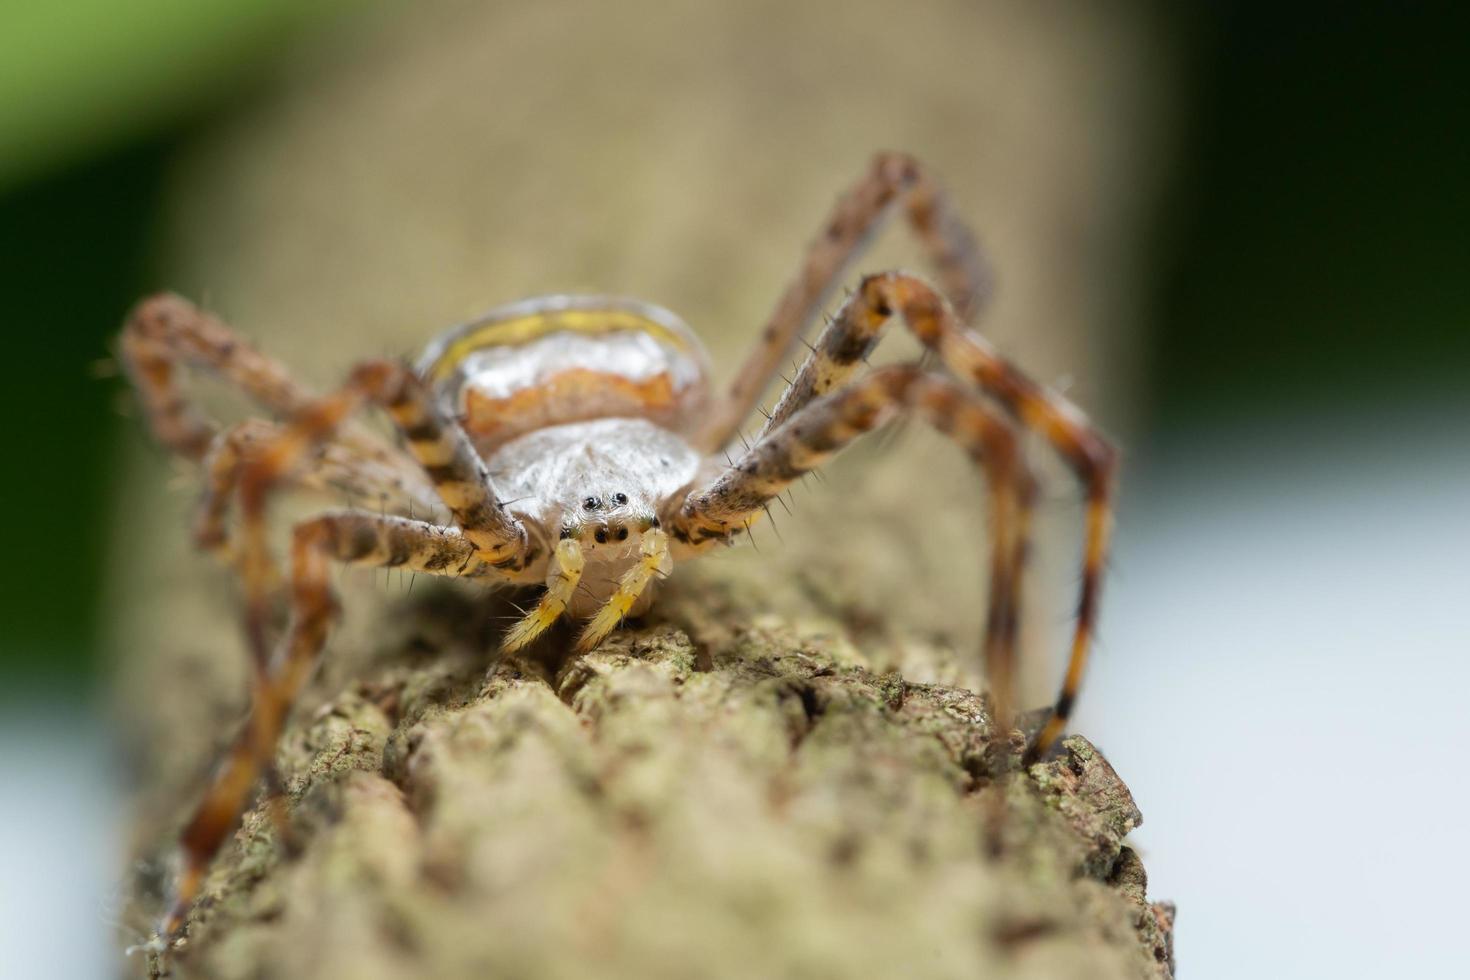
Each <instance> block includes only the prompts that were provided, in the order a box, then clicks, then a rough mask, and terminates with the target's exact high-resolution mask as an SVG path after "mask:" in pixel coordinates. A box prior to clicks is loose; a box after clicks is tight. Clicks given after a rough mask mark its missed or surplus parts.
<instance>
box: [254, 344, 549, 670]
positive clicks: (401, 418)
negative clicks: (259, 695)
mask: <svg viewBox="0 0 1470 980" xmlns="http://www.w3.org/2000/svg"><path fill="white" fill-rule="evenodd" d="M369 404H377V405H381V406H383V407H384V408H385V409H386V410H387V411H388V414H389V415H390V416H391V417H392V419H393V421H394V423H395V424H396V425H397V426H398V428H399V429H400V431H402V433H403V435H404V437H405V438H406V439H407V445H408V450H409V452H410V453H411V454H412V455H413V456H414V458H415V459H416V460H417V461H418V462H419V464H420V465H421V466H423V468H424V472H425V473H426V474H427V476H428V477H429V480H430V482H431V483H432V484H433V485H434V489H435V492H436V493H438V495H439V497H440V499H441V500H442V501H443V503H444V505H445V506H446V507H448V508H449V511H450V513H451V514H452V515H453V517H454V523H455V525H456V526H458V527H459V528H460V529H461V531H462V533H463V534H464V537H465V538H466V539H467V540H468V541H469V542H470V543H471V544H472V545H473V546H474V547H475V548H476V552H477V555H478V557H479V559H480V560H481V561H483V562H484V563H486V564H489V565H491V566H493V567H495V568H497V569H501V570H504V571H506V572H513V571H520V570H523V569H524V568H525V567H526V565H527V564H528V563H529V561H530V559H531V558H532V557H534V556H533V554H532V552H531V549H530V548H529V547H528V543H527V535H526V530H525V528H524V527H523V526H522V525H521V524H520V522H519V521H517V520H516V519H515V518H513V517H511V516H510V515H509V514H508V513H506V512H505V510H504V508H503V507H502V506H501V504H500V502H499V500H497V499H496V495H495V489H494V486H493V485H492V484H491V482H490V476H489V473H488V472H487V471H486V470H485V465H484V463H483V462H482V461H481V459H480V457H479V455H478V454H477V453H476V452H475V450H474V447H473V446H472V445H471V444H470V441H469V438H468V437H467V436H466V435H465V434H464V432H463V430H462V429H460V427H459V425H458V423H456V422H455V421H454V420H452V419H447V418H445V417H443V416H442V415H441V413H440V410H439V408H438V405H437V404H436V403H435V402H434V400H433V398H432V396H431V395H430V393H429V391H428V389H427V388H426V387H425V386H424V384H423V382H422V381H420V380H419V378H418V377H417V376H416V375H415V374H414V373H413V372H412V371H410V370H409V369H408V368H406V367H404V366H402V365H400V364H395V363H393V362H392V361H369V362H367V363H365V364H362V365H361V366H359V367H358V368H357V369H356V370H354V371H353V372H352V375H351V376H350V377H349V378H348V380H347V383H346V384H345V385H343V386H342V388H341V389H339V390H338V391H337V392H335V393H333V394H331V395H328V396H326V397H325V398H321V399H319V400H317V401H314V402H312V403H311V404H309V405H307V406H306V407H305V408H303V409H302V410H301V411H300V412H298V413H297V415H296V416H295V418H294V420H293V421H292V423H291V424H290V425H289V426H286V427H285V428H283V429H282V430H281V431H280V432H279V433H278V434H277V435H276V437H275V438H273V439H272V440H271V441H270V442H269V443H268V444H267V445H263V446H261V447H259V449H258V451H256V452H255V453H254V454H253V455H252V456H251V457H250V458H249V459H248V460H247V461H246V462H245V464H244V465H243V466H242V467H241V470H240V474H239V498H240V514H241V525H240V532H241V533H240V537H241V560H240V577H241V582H242V585H243V590H244V593H245V603H246V608H245V632H246V638H247V641H248V643H249V645H250V650H251V653H252V656H253V657H254V658H255V660H256V662H257V663H259V662H262V660H263V658H264V657H265V653H266V649H267V640H266V635H265V633H266V624H267V623H268V621H269V618H270V608H269V605H270V595H271V585H272V582H273V581H274V572H273V568H274V566H273V562H272V560H271V557H270V550H269V546H268V543H267V540H266V513H265V505H266V500H267V497H268V495H269V492H270V490H271V488H272V487H273V486H274V485H275V484H276V483H277V482H278V481H279V480H281V479H282V478H284V477H285V476H286V475H288V474H290V473H292V472H294V471H295V470H296V468H297V467H298V466H300V465H301V464H302V462H303V461H304V460H305V459H307V458H308V456H309V454H310V452H311V451H312V450H313V449H314V448H315V447H317V446H320V445H322V444H324V443H325V442H326V441H327V440H328V439H329V438H330V437H331V436H332V434H333V433H334V432H335V431H336V430H337V429H338V427H339V426H341V425H342V424H343V423H344V421H346V420H347V419H348V418H349V417H350V416H351V415H352V414H354V413H355V412H357V411H358V410H360V409H361V408H363V407H364V406H366V405H369Z"/></svg>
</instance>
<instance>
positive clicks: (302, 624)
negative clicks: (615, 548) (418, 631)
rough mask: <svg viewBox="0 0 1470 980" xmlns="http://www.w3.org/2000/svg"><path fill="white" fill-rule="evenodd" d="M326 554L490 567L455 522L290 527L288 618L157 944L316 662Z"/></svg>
mask: <svg viewBox="0 0 1470 980" xmlns="http://www.w3.org/2000/svg"><path fill="white" fill-rule="evenodd" d="M332 561H336V562H342V563H346V564H357V565H371V566H374V567H379V568H406V569H411V570H413V571H416V572H424V573H427V574H429V575H445V576H458V575H475V576H481V575H493V574H495V573H494V572H493V570H492V569H490V568H488V567H487V566H485V565H484V564H483V563H481V562H480V561H479V560H478V557H477V553H476V549H475V546H474V545H473V544H472V543H470V542H469V541H468V540H467V539H466V538H465V537H464V536H463V535H462V534H460V533H459V531H458V530H457V529H455V528H449V527H439V526H437V525H434V524H428V523H425V522H423V521H414V520H409V519H407V518H401V517H379V516H378V515H376V514H368V513H363V512H361V511H340V512H332V513H328V514H323V515H321V516H320V517H316V518H313V519H311V520H309V521H305V522H303V523H301V524H298V525H296V528H295V530H294V532H293V534H292V540H291V593H290V594H291V610H292V617H291V625H290V628H289V630H288V632H287V634H286V636H285V639H284V641H283V642H282V644H281V645H280V647H279V648H278V649H277V651H276V655H275V657H274V658H273V659H272V660H271V662H270V663H269V664H268V665H266V668H265V669H264V670H260V671H257V673H256V675H255V676H254V679H253V684H252V690H251V712H250V718H249V720H248V721H247V723H246V724H245V726H244V727H243V728H242V729H241V731H240V734H239V735H238V736H237V737H236V739H235V741H234V742H233V743H232V744H231V746H230V748H229V750H228V751H227V752H226V753H225V756H224V758H223V759H221V760H220V763H219V765H218V767H217V768H216V769H215V773H214V777H213V780H212V781H211V783H210V786H209V789H208V790H207V791H206V792H205V794H204V797H203V799H201V800H200V802H199V805H198V807H197V809H196V810H195V811H194V814H193V816H192V817H191V818H190V820H189V822H188V824H187V825H186V826H185V827H184V830H183V832H182V833H181V834H180V837H179V850H180V855H181V858H182V868H181V869H180V872H179V875H178V878H177V879H176V881H175V883H174V888H173V894H172V895H171V896H170V899H169V903H168V907H167V909H166V911H165V913H164V917H163V919H162V921H161V923H160V927H159V936H160V938H161V940H162V941H163V942H164V943H165V944H166V943H168V942H171V941H172V940H173V939H175V938H177V934H178V932H179V929H180V928H181V927H182V926H183V923H184V919H185V917H186V916H187V915H188V912H189V908H190V907H191V906H192V904H193V902H194V899H195V898H196V897H197V896H198V894H199V888H200V885H201V884H202V882H203V879H204V874H205V871H206V870H207V869H208V867H209V863H210V861H211V860H212V859H213V858H214V855H215V854H216V853H217V852H218V851H219V848H220V846H221V845H222V844H223V843H224V841H225V839H226V838H227V837H228V836H229V835H230V833H231V831H232V830H233V829H234V827H235V824H236V822H237V821H238V820H239V817H240V814H241V812H243V811H244V809H245V806H246V804H247V803H248V802H249V798H250V794H251V790H252V789H253V788H254V786H255V784H256V782H257V781H258V780H259V778H260V776H261V774H262V773H263V772H264V771H265V770H266V769H267V768H268V767H269V766H270V764H271V760H272V758H273V756H274V754H275V746H276V742H277V740H278V739H279V738H280V734H281V728H282V726H283V725H284V724H285V719H286V715H287V714H288V713H289V711H290V710H291V706H292V705H293V704H294V703H295V702H296V698H297V696H298V695H299V694H300V692H301V689H302V687H303V686H304V685H305V684H306V681H307V680H308V678H309V677H310V676H311V672H312V670H313V669H314V668H315V666H316V664H317V661H318V657H319V654H320V653H321V650H322V648H323V646H324V645H325V643H326V639H327V633H328V631H329V629H330V628H331V625H332V622H333V621H334V619H335V617H336V612H337V603H336V600H335V598H334V597H333V595H332V591H331V588H330V577H329V576H328V563H329V562H332Z"/></svg>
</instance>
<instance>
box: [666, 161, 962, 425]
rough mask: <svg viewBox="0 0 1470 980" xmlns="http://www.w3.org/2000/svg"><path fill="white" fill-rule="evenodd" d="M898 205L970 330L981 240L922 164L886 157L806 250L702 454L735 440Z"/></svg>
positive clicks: (714, 419)
mask: <svg viewBox="0 0 1470 980" xmlns="http://www.w3.org/2000/svg"><path fill="white" fill-rule="evenodd" d="M897 205H902V207H903V210H904V213H905V217H906V218H907V223H908V226H909V228H910V229H911V230H912V231H913V233H914V235H915V237H917V238H918V240H919V244H920V245H921V246H922V247H923V249H924V251H925V253H926V254H927V256H928V258H929V260H930V262H931V263H932V264H933V265H934V267H935V271H936V272H937V274H938V276H939V281H940V282H941V283H942V284H943V286H944V292H945V295H947V296H948V297H949V298H950V300H951V301H952V302H953V303H954V304H955V309H956V310H957V311H958V315H959V316H960V319H962V320H964V321H966V322H969V321H970V320H971V319H972V318H973V317H974V316H975V314H976V313H977V312H978V311H979V309H980V307H981V306H982V305H983V304H984V302H985V299H986V297H987V295H988V293H989V287H990V275H989V271H988V269H987V268H986V264H985V261H984V257H983V255H982V253H981V250H980V247H979V245H978V244H977V243H976V240H975V235H974V234H973V232H971V231H970V229H969V228H968V227H967V226H966V225H965V223H964V221H963V220H962V219H961V218H960V217H959V216H958V215H957V214H956V213H955V211H954V209H953V208H952V207H951V206H950V204H949V200H948V198H947V197H946V195H945V194H944V192H943V191H942V190H941V189H940V187H939V185H938V184H937V183H936V182H935V180H934V179H933V177H932V176H931V175H930V174H929V173H928V171H927V170H926V169H925V168H924V167H923V166H922V165H921V164H920V163H919V162H918V161H917V160H915V159H914V158H913V157H910V156H908V155H906V154H902V153H880V154H878V155H877V156H876V157H874V158H873V162H872V165H871V167H870V168H869V170H868V172H867V173H866V174H865V175H864V176H863V177H862V179H860V180H859V181H858V182H857V183H856V184H855V185H854V186H853V187H852V188H851V189H850V190H848V192H847V193H846V194H845V195H843V197H842V198H841V199H839V201H838V202H837V206H836V207H835V208H834V209H833V211H832V213H831V215H830V216H829V217H828V219H827V223H826V224H825V225H824V226H823V230H822V233H821V235H820V236H819V237H818V238H817V239H816V240H815V241H813V242H812V243H811V244H810V245H809V246H808V248H807V253H806V259H805V261H804V262H803V263H802V267H801V271H800V272H799V273H798V274H797V277H796V279H795V280H794V281H793V282H792V283H791V284H790V285H789V286H788V287H787V288H786V291H785V292H784V293H783V294H782V295H781V298H780V300H779V301H777V303H776V308H775V310H773V311H772V313H771V317H770V319H769V320H767V321H766V325H765V328H764V329H763V330H762V331H761V339H760V342H759V344H758V345H757V347H756V349H755V351H753V352H752V353H751V355H750V357H749V358H748V359H747V360H746V362H745V364H744V365H743V366H742V367H741V369H740V372H739V373H738V374H737V375H736V376H735V380H734V381H733V382H732V383H731V385H730V388H729V391H728V393H727V394H726V396H725V398H724V400H723V401H722V402H721V403H719V404H717V405H716V406H715V408H714V410H713V411H712V413H711V415H710V417H709V418H708V419H707V420H706V422H705V423H704V424H703V425H702V426H701V428H700V429H699V431H698V433H697V434H696V436H695V440H694V444H695V445H696V446H697V447H698V448H700V449H701V450H703V451H705V452H715V451H717V450H719V449H721V448H723V447H724V446H726V445H727V444H728V443H729V442H730V441H731V440H732V439H733V438H734V437H735V434H736V432H738V431H739V428H740V425H741V424H742V423H743V422H744V421H745V419H746V418H747V417H748V416H749V415H750V413H751V411H752V410H753V409H754V408H755V406H756V404H757V402H758V401H759V400H760V396H761V393H762V392H763V391H765V388H766V386H767V385H768V384H769V383H770V381H771V378H772V377H773V376H774V375H775V373H776V371H777V369H778V368H779V366H780V365H781V364H782V363H783V361H784V360H785V358H786V357H787V354H788V352H789V351H790V349H791V347H792V345H793V344H794V343H795V342H796V340H797V338H799V337H800V336H801V333H802V330H803V328H805V326H806V325H807V323H809V322H811V320H812V318H813V317H814V316H815V315H816V314H817V312H818V311H820V310H821V308H822V306H823V305H824V304H825V303H826V301H827V300H828V299H829V298H830V295H831V293H832V290H833V288H834V287H835V286H836V284H837V283H838V282H839V281H840V280H841V278H842V274H843V271H844V270H845V269H846V268H847V266H848V265H849V263H851V262H852V260H853V259H854V258H856V257H857V255H858V254H860V253H861V251H862V250H863V248H864V247H865V246H866V244H867V242H868V241H869V240H870V239H871V238H872V237H873V236H874V235H875V234H876V233H877V232H878V230H879V229H880V228H881V227H882V226H883V224H884V222H885V220H886V219H887V217H888V216H889V215H890V214H891V213H892V211H893V210H894V208H895V206H897Z"/></svg>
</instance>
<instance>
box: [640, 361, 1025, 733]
mask: <svg viewBox="0 0 1470 980" xmlns="http://www.w3.org/2000/svg"><path fill="white" fill-rule="evenodd" d="M905 410H907V411H910V412H912V413H914V414H916V415H918V416H920V417H921V418H923V419H924V420H925V421H926V422H928V423H929V424H930V425H932V426H933V427H934V428H935V429H937V430H938V431H940V432H941V433H943V434H944V435H946V436H948V437H949V438H951V439H953V440H954V441H955V442H956V443H958V444H959V445H960V446H961V447H962V448H964V449H965V450H966V451H967V452H968V453H969V454H970V456H971V457H972V458H973V459H974V460H975V461H976V463H977V464H978V465H979V466H980V468H981V469H982V470H983V472H984V473H985V475H986V478H987V483H988V487H989V494H990V525H991V533H992V540H991V552H990V555H991V561H990V572H991V575H990V595H989V599H988V605H989V609H988V612H987V616H986V626H985V640H984V656H985V665H986V669H987V674H988V676H989V678H990V680H991V682H992V696H993V699H994V704H995V713H996V722H997V726H998V728H999V730H1000V731H1002V732H1005V731H1009V730H1010V724H1011V719H1012V714H1013V704H1014V697H1013V694H1012V691H1011V685H1012V683H1013V678H1014V675H1015V670H1014V663H1013V661H1014V656H1015V638H1016V624H1017V622H1018V617H1017V614H1016V609H1017V607H1018V605H1019V602H1020V577H1019V572H1020V566H1021V562H1022V558H1023V556H1024V553H1025V540H1024V535H1025V530H1026V526H1027V524H1028V521H1029V512H1030V500H1031V489H1030V487H1031V482H1032V481H1031V477H1030V475H1029V474H1028V473H1027V472H1026V469H1025V463H1024V461H1023V459H1022V458H1021V453H1020V448H1019V444H1018V441H1017V438H1016V434H1015V431H1014V429H1013V428H1012V423H1011V421H1010V420H1009V419H1008V418H1007V417H1006V416H1005V415H1003V414H1001V413H1000V412H998V411H997V410H996V409H994V408H992V407H991V406H990V405H988V404H987V403H986V402H985V400H984V399H983V398H982V397H981V396H980V395H979V393H978V392H975V391H973V390H971V389H970V388H969V387H968V386H966V385H964V384H962V383H961V382H959V381H957V380H955V379H953V378H950V377H947V376H945V375H942V374H939V373H937V372H932V371H928V370H925V369H924V368H922V367H920V366H917V365H899V366H893V367H886V368H882V369H879V370H877V371H874V372H873V373H872V374H870V375H868V376H867V377H865V378H863V379H861V380H860V381H855V382H852V383H851V384H849V385H848V386H846V387H844V388H842V389H840V390H837V391H834V392H832V393H830V394H828V395H826V396H824V397H822V398H819V399H817V400H815V401H811V402H809V403H807V404H805V405H804V406H803V407H802V408H801V409H800V410H799V411H795V412H793V413H792V414H791V415H790V417H789V418H788V419H787V420H786V421H785V422H784V423H783V424H782V425H780V426H778V427H776V428H775V429H774V431H768V432H767V433H765V434H764V435H762V436H761V438H760V439H758V440H757V441H756V443H755V445H753V446H752V447H751V448H750V449H749V450H748V451H747V452H746V453H745V454H744V455H743V456H741V457H740V458H739V459H738V460H736V462H735V463H734V464H732V465H731V466H730V468H729V469H727V470H725V471H724V472H723V473H722V474H720V475H719V476H718V477H716V478H715V479H714V480H713V481H712V482H711V483H709V484H708V485H706V486H704V487H702V488H699V489H697V490H695V491H694V492H693V493H691V494H690V495H689V497H688V499H687V500H686V501H685V502H684V505H683V506H682V507H681V509H680V511H679V513H678V515H676V517H675V518H674V520H673V521H671V522H670V524H671V526H670V531H669V533H670V535H671V536H672V537H673V538H674V539H675V540H676V541H678V542H680V543H681V544H683V545H685V546H686V547H689V548H691V549H695V550H699V549H702V548H705V547H708V546H710V545H711V544H713V543H716V542H720V541H727V540H729V538H730V537H731V536H732V535H735V534H738V533H740V532H741V531H743V530H744V529H745V527H746V526H747V524H748V523H749V521H750V520H751V519H752V518H753V517H755V516H756V515H759V514H760V513H761V512H762V510H763V508H764V507H765V505H766V504H767V502H769V501H770V500H771V499H772V498H773V497H775V496H776V495H777V494H779V493H780V492H781V491H782V490H784V489H785V488H786V487H788V486H789V485H790V484H791V483H792V482H794V481H795V480H797V479H799V478H801V477H802V476H803V475H804V474H806V473H809V472H811V471H812V470H814V469H816V468H817V467H819V466H821V465H822V464H824V463H825V462H826V461H827V460H828V459H830V458H831V457H832V456H833V455H834V454H836V453H837V452H838V451H840V450H841V449H843V448H844V447H845V446H847V445H848V444H849V443H851V442H852V441H853V440H854V439H856V438H857V437H858V436H860V435H862V434H863V433H866V432H871V431H873V430H874V429H876V428H878V427H880V426H882V425H883V424H885V423H886V422H888V421H890V420H892V419H893V418H894V417H895V416H897V415H898V414H899V413H900V412H902V411H905ZM969 547H970V546H969V545H968V544H966V543H957V544H956V551H957V554H956V557H957V558H962V557H963V556H964V554H967V553H968V551H969Z"/></svg>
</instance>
